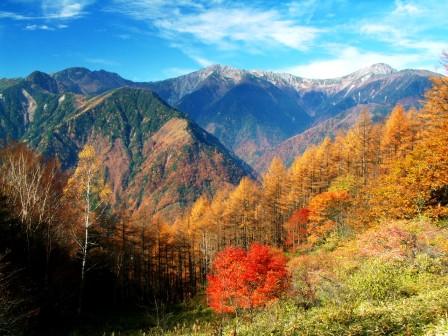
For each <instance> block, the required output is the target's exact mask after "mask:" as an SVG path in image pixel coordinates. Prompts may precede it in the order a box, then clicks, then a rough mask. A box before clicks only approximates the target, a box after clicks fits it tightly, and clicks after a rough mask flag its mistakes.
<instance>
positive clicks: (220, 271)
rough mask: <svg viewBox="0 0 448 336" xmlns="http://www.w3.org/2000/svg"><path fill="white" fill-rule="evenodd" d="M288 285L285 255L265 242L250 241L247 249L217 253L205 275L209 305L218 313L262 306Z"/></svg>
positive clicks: (234, 249) (229, 248)
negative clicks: (254, 242) (206, 277)
mask: <svg viewBox="0 0 448 336" xmlns="http://www.w3.org/2000/svg"><path fill="white" fill-rule="evenodd" d="M288 285H289V275H288V271H287V269H286V258H285V256H284V255H283V254H282V253H281V252H280V251H278V250H276V249H273V248H271V247H269V246H266V245H261V244H252V245H251V247H250V249H249V250H248V251H247V252H246V251H245V250H244V249H242V248H238V247H228V248H226V249H224V250H223V251H221V252H219V253H218V254H217V255H216V257H215V259H214V261H213V265H212V272H211V274H210V275H209V276H208V287H207V296H208V300H209V305H210V307H212V308H213V310H215V311H216V312H219V313H231V312H235V311H236V310H238V309H253V308H256V307H262V306H265V305H267V304H269V303H271V302H272V301H274V300H276V299H278V298H279V297H280V296H281V295H282V294H283V293H284V292H285V291H286V290H287V289H288Z"/></svg>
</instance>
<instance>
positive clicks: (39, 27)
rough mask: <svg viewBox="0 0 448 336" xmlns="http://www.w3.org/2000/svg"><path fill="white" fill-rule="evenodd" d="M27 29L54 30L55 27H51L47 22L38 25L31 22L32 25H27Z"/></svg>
mask: <svg viewBox="0 0 448 336" xmlns="http://www.w3.org/2000/svg"><path fill="white" fill-rule="evenodd" d="M24 29H25V30H54V28H53V27H49V26H47V25H45V24H43V25H37V24H31V25H26V26H25V28H24Z"/></svg>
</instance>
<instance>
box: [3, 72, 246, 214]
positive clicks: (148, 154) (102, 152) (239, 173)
mask: <svg viewBox="0 0 448 336" xmlns="http://www.w3.org/2000/svg"><path fill="white" fill-rule="evenodd" d="M73 71H75V72H76V71H77V70H67V71H65V72H66V73H67V74H70V76H69V77H70V78H72V79H73V78H80V77H76V76H75V75H74V74H73ZM98 73H99V75H98V76H97V75H92V74H91V75H90V77H91V78H106V79H107V80H109V79H110V80H111V81H110V82H109V81H107V80H105V82H104V83H103V82H102V81H101V80H98V81H99V82H94V83H92V82H88V81H86V79H85V78H86V77H85V76H82V82H76V81H72V82H69V81H68V80H67V78H65V77H64V76H63V75H62V74H61V73H58V74H55V75H54V76H49V75H47V74H44V73H41V72H34V73H32V74H31V75H30V76H28V77H27V78H26V79H24V80H20V81H17V82H14V83H11V84H10V85H4V88H3V89H2V90H1V91H0V139H3V141H8V140H16V141H24V142H26V143H28V144H29V145H30V147H32V148H34V149H37V150H38V151H39V152H41V153H43V154H45V156H47V157H56V158H58V159H59V160H60V162H61V164H62V166H63V167H64V168H65V169H70V168H72V167H74V165H75V164H76V160H77V156H78V153H79V151H80V150H81V149H82V148H83V146H84V145H85V144H93V145H94V147H95V149H96V152H97V155H98V156H99V159H100V161H101V162H102V164H104V167H105V175H106V177H107V179H108V182H109V183H110V185H111V187H112V189H113V197H114V200H115V202H117V201H120V200H126V201H128V200H131V204H132V206H133V207H134V208H136V209H144V210H145V211H148V212H150V213H159V214H162V215H165V216H171V215H174V214H178V213H179V211H180V210H181V209H183V208H184V207H186V206H188V205H190V204H191V203H192V202H193V201H194V200H195V199H196V198H197V197H199V196H200V195H201V194H203V193H205V194H212V193H214V192H215V191H216V190H218V189H220V188H222V187H224V186H225V185H233V184H236V183H237V182H238V181H239V180H240V179H241V177H243V176H248V175H249V176H253V172H252V170H251V169H250V167H249V166H248V165H246V164H245V163H244V162H242V161H241V160H240V159H238V158H237V157H235V155H234V154H233V153H231V152H230V151H228V150H227V149H226V148H225V147H224V146H223V145H222V144H221V143H220V142H219V141H218V140H217V139H216V138H215V137H214V136H213V135H211V134H209V133H207V132H206V131H204V130H203V129H202V128H200V127H199V126H198V125H197V124H196V123H194V122H193V121H191V120H189V119H188V118H187V117H186V116H185V115H184V114H183V113H181V112H179V111H178V110H175V109H174V108H172V107H170V106H169V105H167V104H166V103H165V102H164V101H162V100H161V99H160V98H159V97H158V96H157V95H156V94H155V93H153V92H151V91H150V90H144V89H139V88H136V87H129V86H128V87H120V88H115V89H111V90H106V88H107V89H109V88H110V87H111V86H115V84H116V85H119V86H121V85H122V84H125V83H124V82H122V81H120V80H117V77H116V76H118V75H111V74H106V75H104V72H98ZM102 75H104V76H105V77H101V76H102ZM67 76H68V75H67ZM87 77H89V76H87ZM95 80H96V79H95ZM67 83H68V84H67ZM86 83H87V84H86ZM85 85H86V86H85ZM100 88H102V89H100ZM101 91H105V92H104V93H102V94H99V95H92V94H93V93H97V92H101Z"/></svg>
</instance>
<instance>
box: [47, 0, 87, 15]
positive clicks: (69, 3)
mask: <svg viewBox="0 0 448 336" xmlns="http://www.w3.org/2000/svg"><path fill="white" fill-rule="evenodd" d="M91 2H92V1H90V0H42V12H43V14H44V17H47V18H53V19H70V18H76V17H80V16H82V15H84V14H85V13H84V8H85V7H86V6H87V5H89V4H90V3H91Z"/></svg>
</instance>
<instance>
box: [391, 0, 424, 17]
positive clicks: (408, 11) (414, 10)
mask: <svg viewBox="0 0 448 336" xmlns="http://www.w3.org/2000/svg"><path fill="white" fill-rule="evenodd" d="M421 12H422V11H421V9H420V8H419V7H418V6H417V5H415V4H413V3H410V2H403V1H395V9H394V11H393V13H392V14H394V15H416V14H419V13H421Z"/></svg>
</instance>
